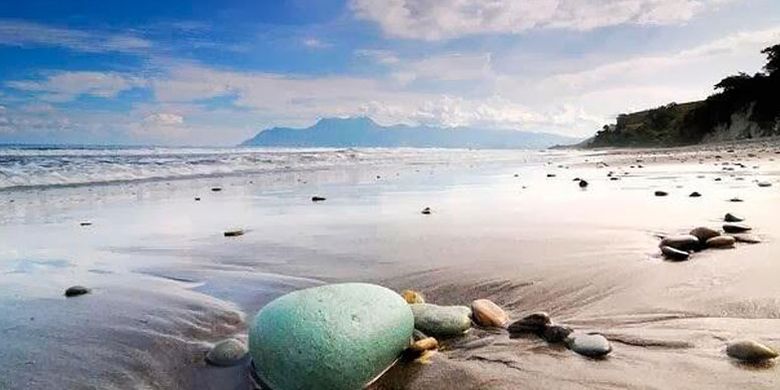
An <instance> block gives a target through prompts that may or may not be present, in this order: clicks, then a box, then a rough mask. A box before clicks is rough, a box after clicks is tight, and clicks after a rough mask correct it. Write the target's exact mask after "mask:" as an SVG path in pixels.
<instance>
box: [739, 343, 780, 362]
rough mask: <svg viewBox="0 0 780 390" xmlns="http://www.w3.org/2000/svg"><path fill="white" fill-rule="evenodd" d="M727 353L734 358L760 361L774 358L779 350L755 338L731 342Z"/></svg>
mask: <svg viewBox="0 0 780 390" xmlns="http://www.w3.org/2000/svg"><path fill="white" fill-rule="evenodd" d="M726 354H727V355H729V356H730V357H732V358H734V359H739V360H743V361H747V362H760V361H763V360H769V359H774V358H776V357H777V356H778V354H777V351H775V350H774V349H772V348H770V347H767V346H766V345H764V344H761V343H759V342H757V341H753V340H742V341H735V342H733V343H729V345H728V346H727V347H726Z"/></svg>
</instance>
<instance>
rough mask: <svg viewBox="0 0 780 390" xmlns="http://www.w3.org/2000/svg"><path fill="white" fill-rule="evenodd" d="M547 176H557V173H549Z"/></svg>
mask: <svg viewBox="0 0 780 390" xmlns="http://www.w3.org/2000/svg"><path fill="white" fill-rule="evenodd" d="M547 177H555V174H554V173H548V174H547Z"/></svg>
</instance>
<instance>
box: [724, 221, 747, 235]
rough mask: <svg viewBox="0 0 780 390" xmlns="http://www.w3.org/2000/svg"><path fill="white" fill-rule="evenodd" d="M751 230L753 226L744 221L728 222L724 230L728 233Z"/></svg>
mask: <svg viewBox="0 0 780 390" xmlns="http://www.w3.org/2000/svg"><path fill="white" fill-rule="evenodd" d="M748 230H751V227H750V226H748V225H745V224H744V223H726V224H723V231H724V232H726V233H744V232H746V231H748Z"/></svg>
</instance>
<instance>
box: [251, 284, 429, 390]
mask: <svg viewBox="0 0 780 390" xmlns="http://www.w3.org/2000/svg"><path fill="white" fill-rule="evenodd" d="M413 331H414V316H413V315H412V311H411V309H409V305H408V304H407V303H406V301H404V299H403V298H401V296H400V295H398V294H397V293H395V292H394V291H391V290H388V289H386V288H384V287H381V286H377V285H372V284H365V283H343V284H332V285H327V286H321V287H314V288H309V289H305V290H299V291H295V292H292V293H289V294H287V295H284V296H282V297H280V298H277V299H276V300H274V301H272V302H271V303H269V304H268V305H266V306H265V307H263V308H262V310H260V312H259V313H257V317H255V320H254V323H253V324H252V326H251V328H250V330H249V352H250V354H251V355H252V359H254V365H255V370H256V374H257V376H258V377H259V378H260V379H261V380H262V381H263V382H264V383H265V384H266V385H267V386H269V387H270V388H271V389H272V390H293V389H323V390H325V389H361V388H363V386H364V385H365V384H366V383H368V382H369V381H371V380H372V379H374V378H375V377H377V376H378V375H379V374H381V373H382V372H383V371H384V370H385V369H387V368H388V367H389V366H390V365H392V364H393V362H395V361H396V359H397V358H398V356H399V355H400V354H401V352H403V350H404V349H405V348H406V347H407V346H408V345H409V339H410V338H411V337H412V332H413Z"/></svg>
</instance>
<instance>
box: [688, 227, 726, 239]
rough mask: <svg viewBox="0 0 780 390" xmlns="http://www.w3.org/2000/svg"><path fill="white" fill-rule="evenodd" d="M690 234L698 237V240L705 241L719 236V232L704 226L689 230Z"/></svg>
mask: <svg viewBox="0 0 780 390" xmlns="http://www.w3.org/2000/svg"><path fill="white" fill-rule="evenodd" d="M690 235H692V236H694V237H696V238H698V239H699V242H700V243H701V242H707V240H709V239H710V238H713V237H717V236H720V232H719V231H717V230H715V229H710V228H708V227H705V226H700V227H697V228H696V229H693V230H691V232H690Z"/></svg>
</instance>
